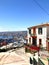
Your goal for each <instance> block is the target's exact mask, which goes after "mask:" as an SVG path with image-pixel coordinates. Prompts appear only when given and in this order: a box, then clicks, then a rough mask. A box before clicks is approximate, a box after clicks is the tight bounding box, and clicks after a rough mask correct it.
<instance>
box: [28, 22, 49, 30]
mask: <svg viewBox="0 0 49 65" xmlns="http://www.w3.org/2000/svg"><path fill="white" fill-rule="evenodd" d="M43 26H49V23H46V24H40V25H36V26H32V27H29V28H28V29H31V28H37V27H43Z"/></svg>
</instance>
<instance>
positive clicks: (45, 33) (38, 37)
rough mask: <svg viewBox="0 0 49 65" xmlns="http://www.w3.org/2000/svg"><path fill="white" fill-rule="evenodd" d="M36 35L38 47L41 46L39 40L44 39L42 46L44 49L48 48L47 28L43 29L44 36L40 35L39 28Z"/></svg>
mask: <svg viewBox="0 0 49 65" xmlns="http://www.w3.org/2000/svg"><path fill="white" fill-rule="evenodd" d="M36 34H37V45H39V39H42V45H43V47H46V38H47V36H46V35H47V28H46V27H42V35H41V34H38V28H37V29H36Z"/></svg>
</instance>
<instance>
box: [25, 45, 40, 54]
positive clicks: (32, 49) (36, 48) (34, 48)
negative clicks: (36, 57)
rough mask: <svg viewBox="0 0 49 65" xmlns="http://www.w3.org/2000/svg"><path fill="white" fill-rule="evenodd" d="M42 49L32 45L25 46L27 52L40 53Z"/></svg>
mask: <svg viewBox="0 0 49 65" xmlns="http://www.w3.org/2000/svg"><path fill="white" fill-rule="evenodd" d="M39 50H40V48H39V47H37V46H32V45H30V46H29V45H25V52H29V53H36V52H39Z"/></svg>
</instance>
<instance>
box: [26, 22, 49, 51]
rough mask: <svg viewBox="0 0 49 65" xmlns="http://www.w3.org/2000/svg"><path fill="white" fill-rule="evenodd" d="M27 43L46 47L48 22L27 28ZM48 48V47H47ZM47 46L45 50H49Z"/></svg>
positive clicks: (48, 32) (48, 37) (48, 34)
mask: <svg viewBox="0 0 49 65" xmlns="http://www.w3.org/2000/svg"><path fill="white" fill-rule="evenodd" d="M27 38H28V44H30V45H33V46H39V47H40V46H42V47H45V48H47V47H48V46H49V45H48V44H47V42H48V41H49V23H47V24H41V25H37V26H33V27H29V28H28V36H27ZM48 48H49V47H48ZM48 48H47V50H49V49H48Z"/></svg>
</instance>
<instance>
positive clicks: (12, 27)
mask: <svg viewBox="0 0 49 65" xmlns="http://www.w3.org/2000/svg"><path fill="white" fill-rule="evenodd" d="M36 1H37V2H38V3H39V4H40V5H41V6H42V7H43V8H44V9H45V10H46V11H47V12H48V13H49V0H36ZM45 22H49V15H48V14H47V13H45V11H43V10H42V9H41V8H40V7H39V6H38V5H37V3H35V2H34V0H0V31H20V30H26V29H27V28H28V27H30V26H33V25H37V24H41V23H45Z"/></svg>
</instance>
